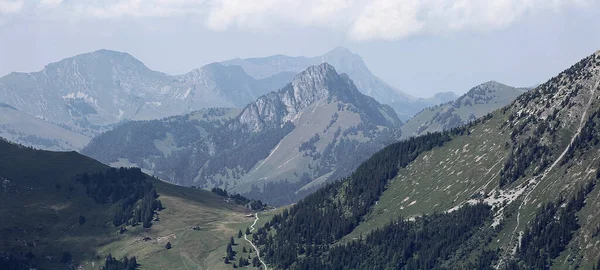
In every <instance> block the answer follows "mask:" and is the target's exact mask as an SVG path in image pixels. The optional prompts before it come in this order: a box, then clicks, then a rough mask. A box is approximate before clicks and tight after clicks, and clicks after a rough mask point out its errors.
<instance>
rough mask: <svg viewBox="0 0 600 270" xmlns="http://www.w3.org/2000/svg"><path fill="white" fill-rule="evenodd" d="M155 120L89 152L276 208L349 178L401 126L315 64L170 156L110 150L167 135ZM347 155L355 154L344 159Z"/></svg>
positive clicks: (121, 131) (96, 143)
mask: <svg viewBox="0 0 600 270" xmlns="http://www.w3.org/2000/svg"><path fill="white" fill-rule="evenodd" d="M186 117H187V116H186ZM165 121H170V120H167V119H165V120H163V122H165ZM151 122H152V123H154V124H150V123H143V122H139V123H138V122H132V123H128V124H125V125H123V126H121V127H117V128H116V129H115V130H113V131H109V132H106V133H105V134H103V135H101V136H99V137H97V138H95V139H93V140H92V142H91V143H90V145H89V146H88V147H86V148H85V149H84V150H83V153H85V154H87V155H90V156H92V157H95V158H98V159H99V160H101V161H104V162H117V161H119V160H123V159H126V160H129V161H130V162H133V163H134V164H137V165H138V166H141V167H143V168H146V169H149V170H152V172H153V173H154V174H156V175H159V176H161V177H163V178H164V179H166V180H170V181H173V182H175V183H177V184H181V185H195V186H200V187H205V188H212V187H224V188H226V189H228V190H230V191H234V192H239V193H243V194H246V195H248V196H250V197H254V198H259V199H263V200H264V201H267V202H268V203H272V204H283V203H290V202H294V201H296V200H297V199H299V198H301V197H302V196H304V195H305V194H306V193H307V192H308V190H306V191H304V192H303V193H302V194H298V193H297V192H298V191H300V190H305V189H309V188H310V190H312V189H313V188H314V187H315V186H319V185H321V184H322V183H324V182H326V181H328V179H334V178H335V177H338V176H339V175H344V174H347V173H349V172H350V171H351V170H352V169H353V168H354V166H356V165H357V164H359V163H360V162H361V161H362V160H363V159H364V158H366V157H368V156H369V155H370V154H372V153H373V152H374V151H376V149H380V148H382V147H383V146H385V145H386V144H387V143H389V142H391V141H393V140H395V139H397V138H398V136H399V132H398V128H399V127H400V126H401V122H400V120H399V119H398V117H397V116H396V114H395V113H394V111H393V109H391V108H390V107H389V106H386V105H381V104H379V103H378V102H377V101H375V100H374V99H373V98H371V97H368V96H365V95H363V94H362V93H360V92H359V91H358V89H357V88H356V86H354V84H353V83H352V80H350V79H349V78H348V76H347V75H344V74H342V75H339V74H338V73H337V72H336V70H335V68H334V67H333V66H331V65H329V64H327V63H323V64H320V65H317V66H311V67H309V68H308V69H307V70H305V71H303V72H301V73H300V74H299V75H298V76H296V78H294V80H293V81H292V82H291V83H290V84H288V85H287V86H285V87H283V88H282V89H281V90H279V91H276V92H271V93H269V94H266V95H264V96H262V97H259V98H258V99H257V100H256V101H254V102H252V103H250V104H249V105H247V106H246V107H245V108H244V109H242V110H241V112H239V114H238V115H237V116H235V117H232V118H230V120H227V121H224V122H219V123H217V124H216V125H214V126H213V127H212V128H211V129H212V131H211V132H207V133H206V134H207V135H206V136H204V137H202V138H196V139H194V141H190V140H185V141H186V142H185V143H183V144H177V146H173V147H171V148H170V149H171V150H169V152H168V153H167V152H164V151H163V152H162V153H160V151H158V152H157V151H154V150H152V151H151V152H150V150H149V149H153V148H154V147H144V148H143V149H144V153H141V154H139V155H136V156H132V153H139V152H135V151H119V150H110V149H125V148H123V147H118V146H116V145H113V143H112V142H116V141H122V138H124V137H126V136H127V135H126V134H138V133H140V132H144V131H143V130H162V129H158V128H153V127H154V125H157V123H155V122H156V121H151ZM175 123H180V122H178V121H177V120H176V121H175ZM177 125H178V126H180V127H181V128H184V126H186V124H184V123H181V124H177ZM136 126H137V127H136ZM176 129H179V128H176ZM127 130H128V131H127ZM204 130H208V129H204ZM167 133H170V135H169V134H167ZM181 137H182V135H176V134H175V133H173V132H162V131H161V132H158V133H156V136H150V137H149V138H147V139H138V140H135V141H130V143H131V145H133V146H134V147H137V148H139V145H141V144H143V145H147V144H150V145H151V144H154V145H164V144H165V143H168V141H173V140H175V141H176V142H177V141H178V140H182V138H181ZM106 149H109V150H108V151H109V153H106V152H104V151H106ZM347 153H352V157H351V158H348V156H344V155H346V154H347ZM175 164H177V166H175ZM313 179H316V180H315V181H311V180H313ZM269 188H270V189H278V190H279V192H278V195H279V196H281V197H278V198H271V200H270V201H269V198H268V196H266V195H265V194H266V193H265V192H266V190H268V189H269Z"/></svg>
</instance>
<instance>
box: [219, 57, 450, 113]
mask: <svg viewBox="0 0 600 270" xmlns="http://www.w3.org/2000/svg"><path fill="white" fill-rule="evenodd" d="M323 62H327V63H329V64H331V65H333V66H334V67H335V68H336V70H337V71H338V72H340V73H346V74H348V76H349V77H350V78H351V79H352V81H353V82H354V84H355V85H356V87H357V88H358V89H359V90H360V91H361V92H362V93H363V94H365V95H367V96H371V97H373V98H375V99H376V100H377V101H379V102H380V103H383V104H388V105H390V106H392V108H394V110H395V111H396V113H397V114H398V117H400V119H401V120H403V121H406V120H407V119H409V118H411V117H412V116H413V115H415V114H416V113H418V112H419V111H420V110H421V109H423V108H425V107H428V106H432V105H436V104H439V103H445V102H448V101H450V100H454V99H455V98H456V94H454V93H452V92H446V93H440V94H437V95H435V97H432V98H428V99H423V98H415V97H412V96H410V95H408V94H406V93H404V92H402V91H400V90H398V89H395V88H394V87H392V86H390V85H389V84H387V83H385V82H384V81H382V80H381V79H379V78H378V77H377V76H375V75H373V74H372V73H371V71H370V70H369V68H367V66H366V65H365V63H364V62H363V60H362V58H361V57H360V56H359V55H358V54H355V53H352V52H351V51H350V50H348V49H346V48H344V47H337V48H335V49H333V50H331V51H329V52H327V53H325V54H324V55H321V56H315V57H304V56H297V57H291V56H286V55H280V54H279V55H273V56H268V57H262V58H246V59H240V58H236V59H231V60H227V61H223V62H221V64H223V65H227V66H234V65H235V66H241V67H242V68H243V69H244V70H245V71H246V73H248V74H249V75H251V76H253V77H255V78H265V77H269V76H273V75H274V74H278V73H280V72H296V73H298V72H300V71H302V70H304V69H306V68H308V67H309V66H312V65H317V64H320V63H323Z"/></svg>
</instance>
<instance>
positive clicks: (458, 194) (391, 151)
mask: <svg viewBox="0 0 600 270" xmlns="http://www.w3.org/2000/svg"><path fill="white" fill-rule="evenodd" d="M599 94H600V51H598V52H596V53H595V54H593V55H591V56H589V57H586V58H585V59H583V60H581V61H580V62H578V63H577V64H575V65H573V66H572V67H571V68H569V69H567V70H565V71H564V72H562V73H560V74H559V75H558V76H556V77H554V78H552V79H551V80H549V81H548V82H546V83H544V84H542V85H540V86H538V87H537V88H535V89H533V90H531V91H528V92H526V93H524V94H522V95H521V96H519V97H518V98H517V99H516V100H515V101H514V102H512V103H511V104H510V105H508V106H506V107H504V108H502V109H500V110H497V111H494V112H493V113H492V114H489V115H486V116H484V117H483V118H480V119H478V120H476V121H474V122H472V123H471V124H469V125H467V126H464V127H460V128H455V129H452V130H450V131H446V132H442V133H431V134H426V135H423V136H420V137H416V138H411V139H409V140H406V141H402V142H399V143H396V144H393V145H390V146H388V147H386V148H385V149H384V150H382V151H380V152H378V153H376V154H375V155H373V156H372V157H371V158H369V159H368V160H367V161H366V162H365V163H363V164H362V165H361V166H359V168H358V169H357V170H356V171H355V172H354V173H353V174H352V175H351V176H350V177H348V178H346V179H344V180H343V181H341V182H337V183H334V184H331V185H328V186H326V187H324V188H322V189H320V190H318V191H317V192H315V193H314V194H312V195H310V196H308V197H307V198H306V199H305V200H303V201H301V202H300V203H298V204H297V205H295V206H293V207H291V208H290V209H289V211H287V212H284V213H283V214H282V215H278V216H275V217H274V218H273V219H272V220H271V222H270V223H269V224H268V225H265V226H264V227H263V230H262V231H260V232H261V233H260V235H258V236H256V237H255V239H256V243H257V244H259V245H261V251H262V252H263V254H267V255H266V256H265V258H264V260H265V261H266V262H267V263H269V264H270V265H271V267H278V268H289V269H306V268H309V269H310V268H319V269H337V268H339V267H351V268H352V267H355V268H361V267H370V266H373V267H375V268H398V267H401V268H407V269H424V268H427V269H429V268H448V269H473V268H482V269H490V268H493V267H497V268H502V269H503V268H507V269H547V268H557V269H578V268H583V269H591V268H592V267H593V266H595V265H596V264H597V262H598V261H599V260H600V258H599V256H598V255H599V254H600V252H598V250H600V247H599V246H598V244H597V242H598V238H597V237H598V236H599V234H598V231H599V230H598V226H597V224H598V218H599V217H598V216H597V215H595V214H594V210H593V209H597V207H598V206H600V197H599V194H600V193H599V191H598V188H597V187H596V183H597V181H598V179H599V178H600V173H598V172H599V171H600V166H599V165H598V164H599V159H598V153H599V152H600V147H599V146H598V142H600V129H599V128H598V127H600V125H599V124H600V99H598V95H599ZM406 217H408V219H405V218H406ZM406 221H412V222H406ZM413 224H415V225H413ZM456 224H461V225H462V226H455V225H456ZM269 229H271V230H273V229H275V232H269ZM298 236H301V237H298ZM415 239H417V240H415ZM364 262H371V263H372V264H369V265H364V264H363V263H364Z"/></svg>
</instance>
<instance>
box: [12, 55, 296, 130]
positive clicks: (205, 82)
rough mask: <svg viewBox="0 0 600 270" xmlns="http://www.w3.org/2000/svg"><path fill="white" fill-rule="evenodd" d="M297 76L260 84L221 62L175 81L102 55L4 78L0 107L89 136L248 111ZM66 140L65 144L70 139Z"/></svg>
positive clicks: (125, 59) (131, 61)
mask: <svg viewBox="0 0 600 270" xmlns="http://www.w3.org/2000/svg"><path fill="white" fill-rule="evenodd" d="M292 77H293V74H286V73H282V74H277V75H276V76H273V77H270V78H265V79H261V80H255V79H254V78H252V77H250V76H248V75H247V74H246V73H245V72H244V71H243V69H241V68H239V67H233V66H232V67H227V66H223V65H221V64H218V63H214V64H210V65H206V66H204V67H202V68H200V69H195V70H192V71H191V72H189V73H187V74H184V75H180V76H170V75H167V74H164V73H160V72H157V71H153V70H150V69H148V68H147V67H146V66H145V65H144V64H143V63H142V62H140V61H139V60H137V59H135V58H134V57H132V56H131V55H129V54H127V53H121V52H115V51H109V50H100V51H96V52H92V53H86V54H81V55H77V56H75V57H71V58H67V59H64V60H61V61H59V62H57V63H52V64H49V65H47V66H46V67H45V68H44V69H43V70H41V71H39V72H33V73H11V74H9V75H7V76H4V77H2V78H0V101H2V102H4V103H6V104H8V105H10V106H12V107H14V108H17V109H19V110H20V111H23V112H25V113H28V114H30V115H33V116H35V117H38V118H41V119H45V120H48V121H50V122H52V123H57V124H59V125H61V126H65V127H67V128H69V129H70V130H72V131H74V132H77V133H80V134H82V135H85V136H93V135H96V134H98V133H100V132H101V131H105V130H107V129H108V128H109V127H110V125H112V124H116V123H119V122H122V121H127V120H148V119H159V118H163V117H166V116H171V115H178V114H185V113H189V112H192V111H195V110H199V109H201V108H207V107H243V106H245V105H246V104H248V103H249V102H251V101H253V100H254V99H256V98H257V97H259V96H260V95H262V94H264V93H268V92H269V91H272V90H275V89H278V88H280V87H282V86H284V85H285V84H287V83H288V82H289V81H290V80H291V79H292ZM65 139H66V138H65Z"/></svg>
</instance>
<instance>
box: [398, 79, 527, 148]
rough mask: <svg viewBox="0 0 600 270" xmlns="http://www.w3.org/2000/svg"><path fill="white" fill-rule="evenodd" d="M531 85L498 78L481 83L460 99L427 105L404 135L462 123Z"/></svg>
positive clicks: (482, 114) (501, 104)
mask: <svg viewBox="0 0 600 270" xmlns="http://www.w3.org/2000/svg"><path fill="white" fill-rule="evenodd" d="M529 89H530V88H515V87H511V86H508V85H504V84H501V83H499V82H495V81H490V82H486V83H483V84H480V85H478V86H475V87H473V88H472V89H470V90H469V91H468V92H467V93H465V94H464V95H462V96H460V97H459V98H457V99H456V100H453V101H449V102H446V103H444V104H440V105H436V106H433V107H428V108H425V109H423V110H422V111H421V112H419V113H418V114H417V115H415V116H414V117H413V118H411V119H410V120H408V121H407V122H406V123H405V124H404V125H403V126H402V138H408V137H411V136H419V135H423V134H426V133H427V132H436V131H444V130H449V129H452V128H456V127H459V126H462V125H464V124H466V123H468V122H470V121H473V120H475V119H477V118H480V117H482V116H484V115H486V114H488V113H491V112H493V111H495V110H496V109H499V108H501V107H504V106H506V105H508V104H509V103H511V102H512V101H514V100H515V99H516V98H517V97H518V96H519V95H521V94H523V93H524V92H525V91H527V90H529Z"/></svg>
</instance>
